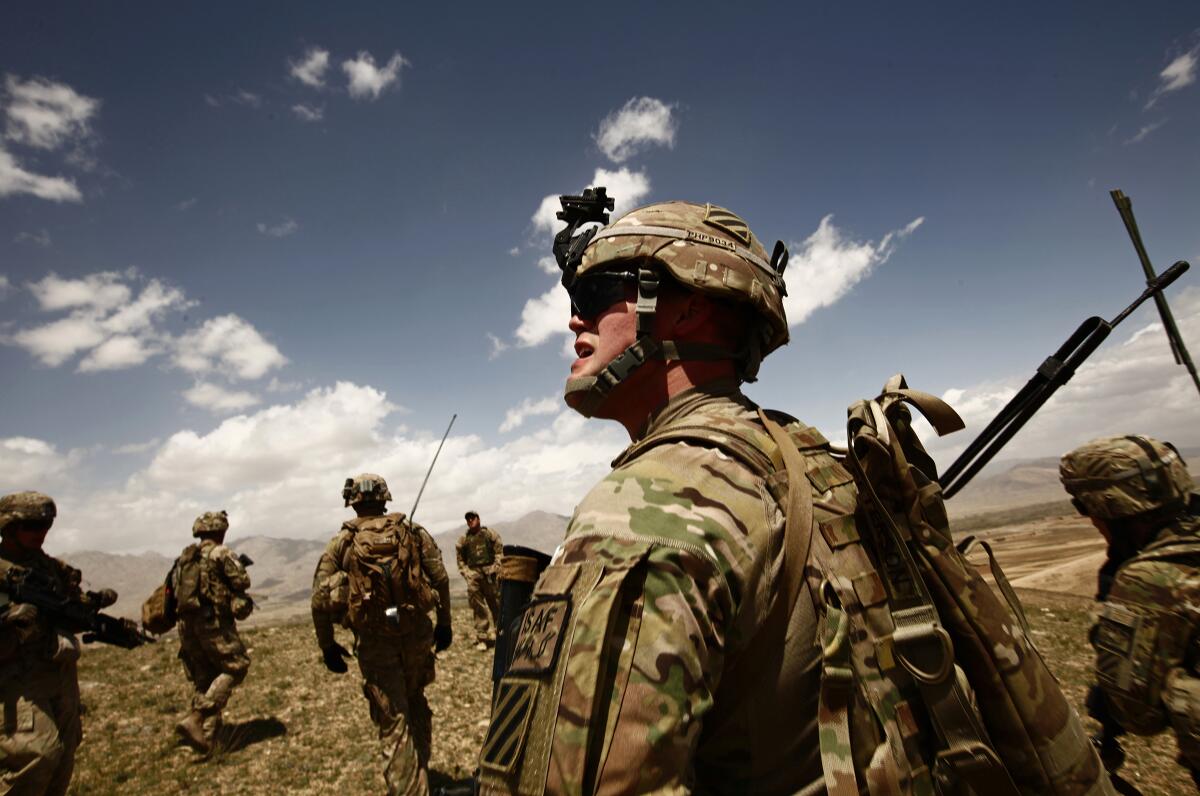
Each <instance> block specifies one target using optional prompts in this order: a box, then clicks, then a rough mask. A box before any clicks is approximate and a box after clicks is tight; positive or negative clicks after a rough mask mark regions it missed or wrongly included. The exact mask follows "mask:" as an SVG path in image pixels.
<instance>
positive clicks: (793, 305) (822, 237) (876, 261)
mask: <svg viewBox="0 0 1200 796" xmlns="http://www.w3.org/2000/svg"><path fill="white" fill-rule="evenodd" d="M924 221H925V219H924V218H923V217H922V218H917V219H914V220H913V221H910V222H909V223H908V224H907V225H906V226H904V227H902V228H901V229H898V230H893V231H891V232H889V233H887V234H886V235H884V236H883V238H881V239H880V241H879V243H872V242H870V241H865V242H861V243H859V242H856V241H853V240H848V239H847V238H846V237H845V235H844V233H843V232H842V231H841V230H839V229H838V228H837V227H835V226H834V225H833V216H832V215H827V216H825V217H824V218H822V219H821V223H820V224H819V225H818V226H817V229H816V231H815V232H813V233H812V234H811V235H809V236H808V237H807V238H806V239H805V240H804V242H802V243H792V244H790V246H789V249H791V259H790V260H789V261H788V267H787V271H786V272H785V273H784V278H785V281H786V282H787V285H788V295H787V296H786V297H785V298H784V300H783V303H784V309H785V310H786V311H787V317H788V324H789V325H792V326H795V325H796V324H800V323H803V322H804V321H805V320H806V319H807V318H808V316H809V315H811V314H812V313H813V312H814V311H815V310H818V309H820V308H821V307H828V306H830V305H831V304H833V303H834V302H835V301H837V300H838V299H840V298H841V297H842V296H844V295H846V293H848V292H850V289H851V288H853V287H854V286H855V285H856V284H858V283H859V282H861V281H862V280H863V279H865V278H866V277H867V275H868V274H870V273H871V269H872V268H874V267H875V266H877V265H882V264H883V263H885V262H887V260H888V258H889V257H891V256H892V252H894V251H895V248H896V244H897V243H898V242H899V241H900V240H902V239H903V238H905V237H907V236H908V235H910V234H911V233H912V232H913V231H914V230H915V229H916V228H917V227H919V226H921V224H922V223H923V222H924Z"/></svg>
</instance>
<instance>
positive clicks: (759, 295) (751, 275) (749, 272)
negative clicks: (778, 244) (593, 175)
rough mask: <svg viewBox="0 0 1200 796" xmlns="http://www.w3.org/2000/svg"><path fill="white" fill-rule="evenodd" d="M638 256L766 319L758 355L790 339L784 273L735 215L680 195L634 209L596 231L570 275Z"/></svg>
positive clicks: (682, 281) (680, 280)
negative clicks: (577, 266)
mask: <svg viewBox="0 0 1200 796" xmlns="http://www.w3.org/2000/svg"><path fill="white" fill-rule="evenodd" d="M643 259H649V260H652V261H653V262H655V263H656V264H658V265H660V266H661V267H662V268H664V269H665V270H666V271H667V272H668V273H669V274H670V275H671V276H672V277H673V278H674V279H675V281H676V282H678V283H679V284H680V285H682V286H683V287H684V288H686V289H689V290H696V291H699V292H701V293H706V294H708V295H711V296H714V297H716V298H719V299H725V300H727V301H734V302H739V303H743V304H749V305H750V306H751V307H752V308H753V310H754V312H755V314H756V315H758V317H759V318H760V319H761V320H762V322H763V323H762V326H761V327H760V329H761V339H760V341H759V342H760V345H761V355H762V356H765V355H767V354H769V353H770V352H772V351H774V350H775V349H776V348H779V347H780V346H782V345H784V344H786V343H787V341H788V324H787V316H786V314H785V313H784V309H783V296H784V295H785V294H786V292H787V291H786V289H785V288H784V283H783V276H782V274H780V273H777V272H776V271H775V269H774V268H773V267H772V265H771V263H770V262H769V259H768V255H767V252H766V250H765V249H764V248H763V245H762V243H760V242H759V240H758V238H757V237H755V235H754V233H753V232H751V231H750V227H749V225H747V224H746V222H745V221H743V220H742V219H741V218H740V217H739V216H737V215H736V214H734V213H732V212H730V211H729V210H726V209H725V208H723V207H718V206H717V205H714V204H695V203H693V202H680V201H673V202H659V203H657V204H652V205H646V206H645V207H639V208H637V209H635V210H631V211H629V212H628V213H626V214H625V215H623V216H621V217H620V218H619V219H617V220H616V221H614V222H613V223H612V224H610V225H609V226H607V227H605V228H603V229H601V230H599V231H598V232H597V233H596V234H595V236H594V237H593V238H592V239H591V241H590V242H589V243H588V245H587V248H586V249H585V250H584V253H583V258H582V261H581V262H580V264H579V268H578V269H577V270H576V272H575V277H576V278H581V277H583V276H586V275H587V274H588V273H589V272H598V271H603V270H608V269H609V268H610V267H611V266H612V264H614V263H619V262H621V261H627V262H628V261H637V260H643Z"/></svg>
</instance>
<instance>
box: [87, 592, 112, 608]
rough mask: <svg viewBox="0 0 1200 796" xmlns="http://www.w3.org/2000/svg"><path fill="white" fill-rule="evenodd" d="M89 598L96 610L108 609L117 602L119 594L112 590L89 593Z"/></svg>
mask: <svg viewBox="0 0 1200 796" xmlns="http://www.w3.org/2000/svg"><path fill="white" fill-rule="evenodd" d="M87 597H88V600H89V601H90V602H91V603H92V605H93V606H95V607H96V608H107V607H108V606H110V605H112V604H113V603H115V602H116V601H117V593H116V592H115V591H113V590H112V589H101V590H100V591H89V592H88V593H87Z"/></svg>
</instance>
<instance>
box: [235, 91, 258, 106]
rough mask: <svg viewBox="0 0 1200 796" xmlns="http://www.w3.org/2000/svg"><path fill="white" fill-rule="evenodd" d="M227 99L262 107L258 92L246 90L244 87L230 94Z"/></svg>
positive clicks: (240, 103) (239, 103)
mask: <svg viewBox="0 0 1200 796" xmlns="http://www.w3.org/2000/svg"><path fill="white" fill-rule="evenodd" d="M229 99H230V100H232V101H233V102H236V103H237V104H238V105H246V106H248V107H251V108H261V107H262V97H260V96H259V95H258V94H255V93H254V92H253V91H247V90H246V89H244V88H241V89H238V91H237V93H236V94H231V95H230V97H229Z"/></svg>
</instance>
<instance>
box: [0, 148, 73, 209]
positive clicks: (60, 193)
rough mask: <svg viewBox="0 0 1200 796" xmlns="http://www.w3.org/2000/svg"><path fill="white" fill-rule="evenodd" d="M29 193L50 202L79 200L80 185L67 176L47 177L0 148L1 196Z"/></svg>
mask: <svg viewBox="0 0 1200 796" xmlns="http://www.w3.org/2000/svg"><path fill="white" fill-rule="evenodd" d="M20 194H29V195H30V196H36V197H37V198H39V199H45V200H47V201H50V202H78V201H81V200H82V199H83V194H82V193H80V192H79V186H77V185H76V184H75V181H74V180H70V179H67V178H66V177H47V176H46V175H44V174H34V173H33V172H31V171H27V170H25V169H24V168H22V167H21V165H20V164H19V163H18V162H17V159H16V158H14V157H13V156H12V155H11V154H9V153H8V152H6V151H5V150H4V149H0V197H3V196H17V195H20Z"/></svg>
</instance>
